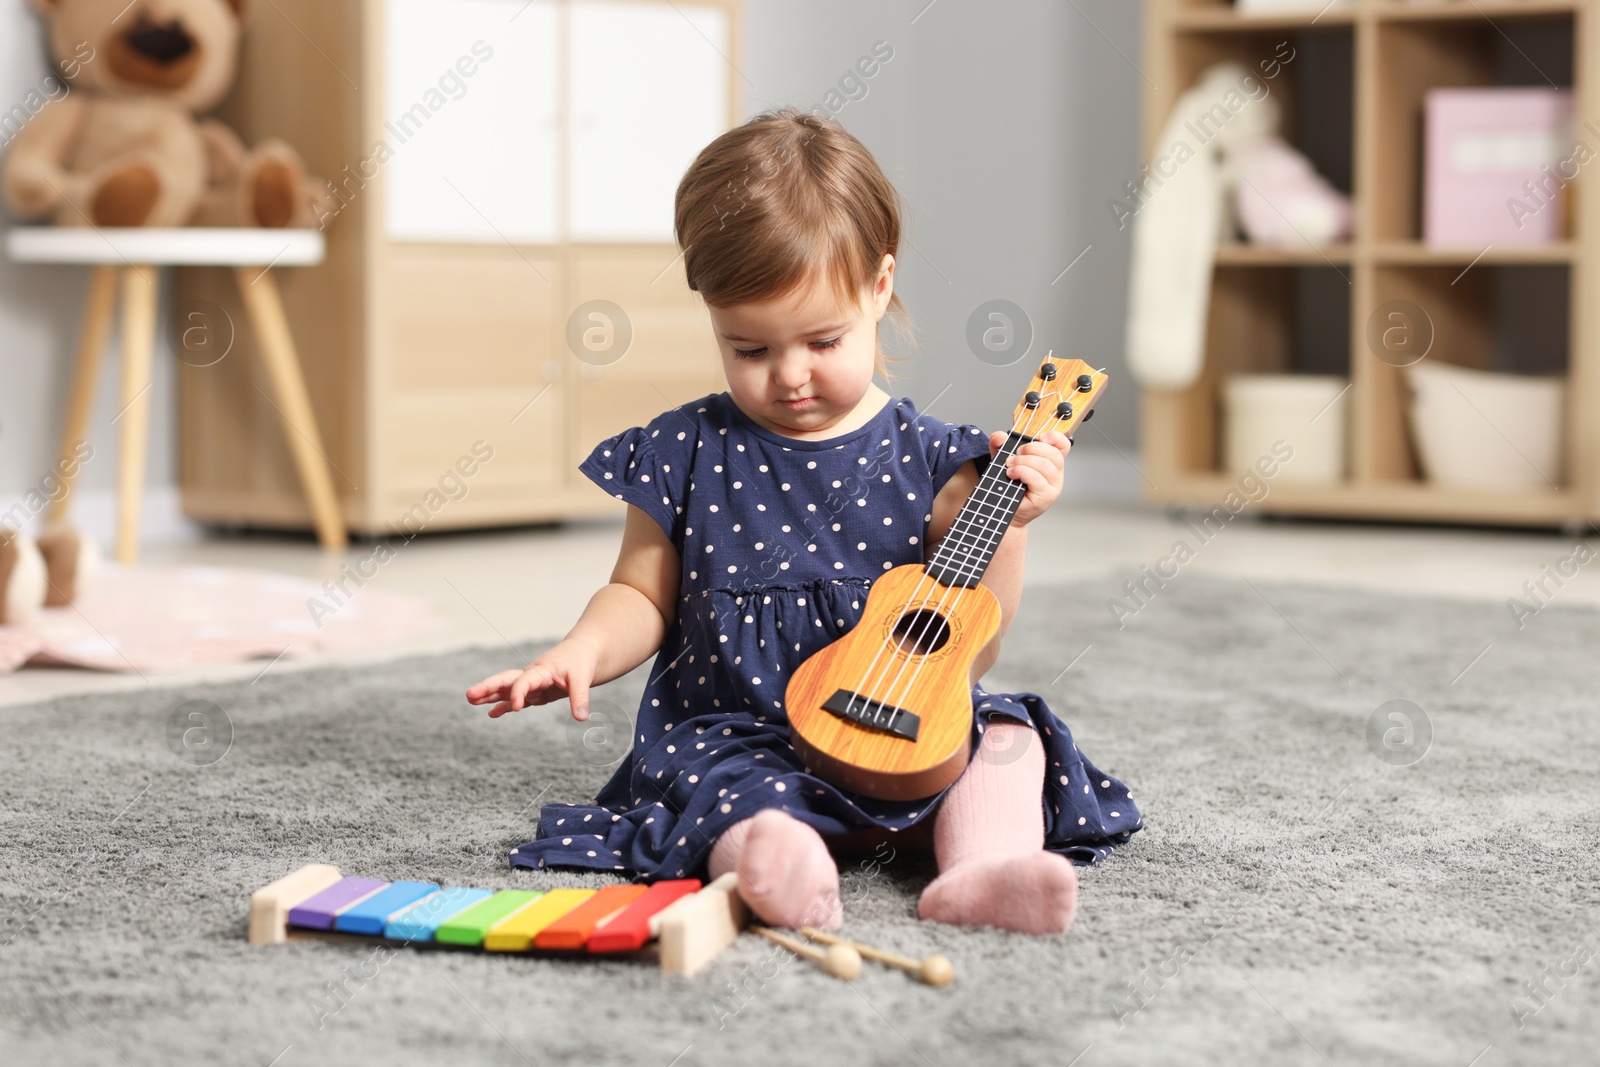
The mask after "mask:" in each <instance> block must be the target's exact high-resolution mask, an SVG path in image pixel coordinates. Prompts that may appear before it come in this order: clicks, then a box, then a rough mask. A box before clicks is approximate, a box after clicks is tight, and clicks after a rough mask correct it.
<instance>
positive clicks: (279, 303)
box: [234, 267, 348, 549]
mask: <svg viewBox="0 0 1600 1067" xmlns="http://www.w3.org/2000/svg"><path fill="white" fill-rule="evenodd" d="M234 277H235V278H236V279H237V280H238V282H239V293H240V295H241V296H243V297H244V303H245V306H246V307H247V308H249V309H250V319H251V321H252V322H253V323H254V324H255V328H256V343H257V344H258V346H259V347H260V349H261V361H262V362H263V363H265V364H266V367H267V378H268V380H269V381H270V382H271V383H272V392H273V395H274V397H275V398H276V400H275V402H276V404H277V405H278V414H279V415H280V416H281V417H282V419H283V422H284V437H285V438H287V440H288V442H289V451H290V453H291V454H292V455H293V456H294V462H295V466H296V467H297V468H298V469H299V471H300V484H301V485H303V486H304V487H305V491H306V496H307V497H309V498H310V500H311V516H312V520H313V521H314V522H315V523H316V526H317V540H319V541H321V542H322V547H323V548H328V549H339V548H344V547H345V545H346V543H347V540H348V539H347V536H346V534H345V527H344V514H343V512H341V511H340V510H339V499H338V497H336V496H335V495H334V492H333V478H332V476H331V475H329V473H328V467H329V466H331V463H330V462H329V460H328V458H327V457H328V454H327V452H325V451H324V450H323V447H322V435H321V434H320V433H318V432H317V419H316V414H315V413H314V412H313V411H312V410H311V397H310V396H309V395H308V394H307V393H306V381H305V378H304V376H302V375H301V373H300V359H299V357H298V356H297V355H296V354H295V350H294V337H293V335H291V334H290V333H289V320H288V319H287V318H285V316H284V314H283V298H282V297H280V296H279V295H278V283H277V281H276V280H275V279H274V278H273V277H272V271H271V270H270V269H267V270H258V269H257V268H255V267H240V268H239V269H238V270H237V271H236V272H235V273H234Z"/></svg>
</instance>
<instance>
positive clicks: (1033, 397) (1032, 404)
mask: <svg viewBox="0 0 1600 1067" xmlns="http://www.w3.org/2000/svg"><path fill="white" fill-rule="evenodd" d="M1022 400H1023V402H1024V403H1025V404H1027V405H1028V408H1029V409H1030V410H1031V409H1033V408H1036V407H1038V406H1039V394H1038V393H1037V392H1035V391H1034V390H1032V389H1029V390H1028V393H1027V395H1026V396H1024V397H1023V398H1022Z"/></svg>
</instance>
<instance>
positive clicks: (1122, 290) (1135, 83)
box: [744, 0, 1143, 480]
mask: <svg viewBox="0 0 1600 1067" xmlns="http://www.w3.org/2000/svg"><path fill="white" fill-rule="evenodd" d="M750 14H751V18H750V34H749V39H748V43H747V52H746V60H747V61H746V63H745V64H744V74H745V75H746V77H747V78H748V82H747V83H746V85H745V91H746V94H747V98H746V102H747V107H746V111H747V113H749V114H755V113H756V112H758V111H760V110H761V109H762V108H764V107H769V106H774V105H778V104H786V103H792V104H796V105H799V106H802V107H822V106H824V104H825V94H826V93H827V92H828V90H829V89H830V88H837V82H838V79H839V78H840V76H841V75H843V74H844V73H845V72H846V71H847V70H849V69H850V68H851V66H852V65H853V64H854V63H855V61H856V60H857V58H859V57H860V56H862V55H865V54H867V53H868V52H869V51H870V50H871V48H872V45H873V43H874V42H875V41H878V40H884V41H888V42H889V43H890V44H891V45H892V46H893V48H894V53H895V54H894V58H893V59H892V60H891V61H890V62H889V63H887V64H886V65H884V66H883V68H882V69H881V70H880V71H879V73H878V74H877V75H876V76H875V77H874V78H872V79H871V80H870V81H868V82H867V83H866V84H867V93H866V96H865V97H864V98H862V99H859V100H853V101H850V102H848V103H847V104H846V105H845V106H844V107H843V108H842V109H840V110H839V111H838V112H837V115H836V117H837V118H838V120H839V121H840V122H841V123H842V124H843V125H844V126H845V127H846V128H847V129H849V130H850V132H852V133H853V134H855V135H856V136H857V137H859V138H860V139H861V140H862V142H863V143H865V144H866V146H867V147H868V148H869V149H870V150H871V151H872V152H873V154H874V155H875V156H876V157H877V159H878V161H879V163H880V164H882V166H883V168H884V170H885V172H886V173H887V174H888V175H889V178H890V180H891V181H893V182H894V183H895V185H896V187H898V188H899V190H900V191H901V193H902V194H903V195H904V197H905V198H906V200H907V202H908V207H909V216H910V217H909V219H908V223H909V225H908V228H907V236H908V241H907V247H904V248H902V249H901V255H900V260H899V266H898V268H897V270H896V276H897V279H898V284H899V291H900V294H901V296H902V298H903V299H905V300H906V301H907V303H908V305H909V307H910V310H911V313H912V316H913V320H914V325H915V328H916V334H917V341H918V343H919V349H918V352H917V355H916V359H915V360H914V361H913V362H912V363H910V364H909V365H908V364H902V365H900V367H899V368H898V373H900V374H902V375H904V377H903V378H902V379H901V380H899V381H898V382H896V383H895V384H896V385H897V386H898V387H899V388H898V390H897V391H898V392H904V393H906V394H907V395H910V396H912V397H913V398H914V399H916V400H917V401H918V403H919V406H924V407H925V406H927V404H928V402H929V401H931V400H933V398H934V397H935V395H937V394H938V393H939V392H940V390H941V389H944V388H945V386H946V385H950V386H951V388H950V389H949V391H948V392H946V393H944V395H943V397H942V398H941V399H940V400H939V401H938V403H937V405H935V406H934V407H933V409H932V410H933V413H934V414H936V415H939V416H941V417H943V418H947V419H951V420H953V421H962V422H968V421H970V422H979V423H982V424H983V425H986V426H994V427H996V428H999V427H1003V426H1006V425H1009V423H1010V413H1011V409H1012V407H1013V406H1014V405H1015V404H1016V402H1017V398H1018V397H1019V395H1020V394H1021V391H1022V386H1023V384H1024V382H1025V380H1026V372H1025V371H1024V369H1023V368H1024V366H1025V363H1031V362H1032V358H1031V357H1033V356H1043V355H1044V353H1045V351H1046V350H1047V349H1054V351H1055V353H1056V355H1057V356H1058V357H1077V358H1080V359H1084V360H1086V361H1088V362H1090V363H1092V364H1094V365H1096V366H1104V367H1107V368H1108V369H1109V371H1110V373H1111V374H1112V384H1111V388H1110V391H1109V392H1108V394H1107V399H1106V400H1105V402H1104V403H1103V404H1102V405H1101V407H1100V408H1099V410H1098V411H1097V413H1096V421H1095V422H1094V423H1093V424H1092V425H1091V426H1090V427H1089V428H1087V429H1086V430H1085V431H1084V433H1083V435H1082V437H1081V438H1080V441H1081V442H1082V443H1083V444H1084V445H1085V446H1090V448H1095V447H1098V448H1103V449H1106V450H1107V451H1109V445H1108V444H1107V441H1106V437H1109V438H1110V439H1111V440H1112V441H1114V442H1115V443H1116V444H1117V445H1119V446H1121V447H1122V448H1123V449H1124V450H1125V451H1126V452H1127V453H1128V454H1129V455H1130V456H1132V455H1133V454H1134V448H1135V442H1136V441H1137V437H1138V431H1137V426H1136V424H1135V412H1136V409H1137V405H1136V403H1135V390H1134V387H1133V383H1132V381H1131V380H1130V379H1129V377H1128V375H1127V373H1126V370H1125V363H1124V361H1123V355H1122V336H1123V316H1124V315H1125V313H1126V305H1127V297H1126V292H1127V276H1128V250H1129V240H1128V233H1126V232H1123V233H1119V232H1118V231H1117V229H1116V226H1115V225H1114V223H1113V222H1112V219H1111V215H1110V212H1109V211H1108V210H1107V209H1106V206H1105V204H1106V200H1107V199H1108V198H1110V197H1111V196H1112V195H1114V194H1115V193H1116V192H1117V191H1118V189H1119V188H1120V186H1121V184H1122V183H1123V182H1125V181H1127V180H1128V179H1129V178H1132V177H1134V176H1135V175H1136V174H1137V171H1138V164H1137V159H1138V153H1139V135H1138V128H1139V101H1140V90H1141V88H1142V87H1143V82H1142V80H1141V76H1140V74H1139V72H1138V71H1137V69H1136V68H1135V67H1134V65H1133V64H1134V63H1137V62H1139V59H1140V57H1139V25H1140V22H1139V5H1138V4H1137V3H1133V2H1131V0H1071V2H1070V3H1064V2H1062V0H1007V2H1005V3H992V2H983V0H935V2H934V3H933V4H932V5H931V6H929V4H928V0H896V2H893V3H887V2H884V3H860V2H852V0H808V2H806V3H805V4H796V3H788V2H783V0H752V3H751V7H750ZM913 19H914V20H915V21H913ZM1096 27H1098V29H1097V28H1096ZM1102 33H1103V34H1104V36H1102ZM1108 38H1109V42H1108ZM1113 43H1114V47H1113ZM1117 49H1120V50H1121V51H1122V52H1123V53H1125V54H1126V56H1127V58H1126V59H1124V58H1123V57H1122V56H1121V55H1119V54H1118V51H1117ZM751 82H753V83H754V85H753V87H752V86H751V84H749V83H751ZM1089 246H1092V247H1091V248H1090V250H1089V252H1088V253H1087V254H1086V255H1084V257H1083V258H1082V259H1081V260H1079V261H1078V263H1077V265H1076V266H1074V267H1073V268H1072V270H1070V271H1069V272H1068V273H1067V274H1066V275H1065V276H1061V272H1062V270H1063V269H1065V268H1066V267H1067V265H1068V264H1069V263H1071V262H1072V261H1073V259H1074V258H1075V257H1076V256H1078V254H1079V253H1080V252H1082V251H1083V250H1084V249H1085V248H1086V247H1089ZM1058 276H1059V280H1057V278H1058ZM993 299H1003V300H1009V301H1011V302H1012V303H1014V304H1017V305H1019V306H1020V307H1021V308H1022V309H1023V310H1024V311H1025V312H1026V313H1027V315H1028V317H1029V318H1030V319H1031V321H1032V323H1033V327H1034V344H1033V349H1032V351H1031V352H1030V358H1029V360H1027V361H1025V362H1018V363H1016V364H1014V365H1012V366H1009V367H995V366H992V365H990V364H988V363H985V362H983V361H980V360H979V359H978V358H977V357H975V356H974V355H973V354H972V352H971V351H970V349H969V347H968V342H967V336H966V335H967V323H968V319H969V317H970V316H971V315H972V313H973V312H974V311H975V310H976V309H977V308H978V306H979V305H980V304H982V303H984V302H986V301H989V300H993ZM889 350H890V351H891V352H892V353H894V354H897V355H903V354H906V353H905V351H904V350H903V349H897V348H896V347H895V346H894V345H893V344H890V345H889ZM1097 430H1100V431H1104V433H1105V435H1106V437H1102V436H1101V435H1100V433H1097V432H1096V431H1097ZM1088 450H1089V449H1088V448H1086V449H1085V456H1084V457H1081V458H1083V459H1085V460H1086V459H1087V458H1088V457H1087V452H1088ZM1075 462H1076V461H1075ZM1118 463H1119V464H1121V461H1120V460H1119V461H1118ZM1121 465H1122V467H1123V468H1124V469H1125V471H1126V474H1127V476H1128V478H1129V479H1130V480H1136V477H1137V476H1136V475H1134V474H1133V472H1132V470H1131V468H1127V467H1126V464H1121ZM1113 469H1114V468H1113Z"/></svg>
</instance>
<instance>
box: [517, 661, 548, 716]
mask: <svg viewBox="0 0 1600 1067" xmlns="http://www.w3.org/2000/svg"><path fill="white" fill-rule="evenodd" d="M554 674H555V672H554V671H552V670H551V669H550V668H548V667H542V666H541V667H529V668H528V669H527V670H525V671H523V672H522V674H521V675H520V676H518V678H517V680H516V681H515V682H512V683H511V710H512V711H521V710H522V709H523V707H524V706H525V705H526V703H527V695H528V690H530V689H532V688H533V687H534V686H535V685H538V686H539V687H541V688H542V687H543V686H545V685H546V684H548V683H549V682H552V681H554V680H555V678H554Z"/></svg>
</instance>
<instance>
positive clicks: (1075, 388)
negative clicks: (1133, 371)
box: [1011, 356, 1109, 439]
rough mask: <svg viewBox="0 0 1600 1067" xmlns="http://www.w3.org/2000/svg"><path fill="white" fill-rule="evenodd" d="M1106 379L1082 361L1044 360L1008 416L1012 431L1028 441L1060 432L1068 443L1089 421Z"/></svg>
mask: <svg viewBox="0 0 1600 1067" xmlns="http://www.w3.org/2000/svg"><path fill="white" fill-rule="evenodd" d="M1108 381H1109V379H1108V378H1107V377H1106V373H1105V371H1098V370H1095V369H1094V368H1093V367H1091V366H1089V364H1087V363H1085V362H1084V361H1083V360H1081V359H1062V360H1052V359H1050V358H1049V357H1048V356H1047V357H1045V360H1044V362H1043V363H1041V364H1040V365H1039V369H1038V370H1037V371H1035V372H1034V375H1033V380H1032V381H1030V382H1029V383H1028V391H1027V392H1026V393H1025V394H1024V395H1023V397H1022V400H1021V401H1019V402H1018V404H1017V406H1016V410H1015V411H1013V412H1012V415H1011V425H1012V427H1013V428H1014V429H1015V430H1017V431H1018V432H1020V433H1025V434H1027V435H1028V436H1029V437H1040V436H1042V435H1044V434H1046V433H1049V432H1050V431H1051V430H1059V431H1060V432H1062V433H1064V434H1066V435H1067V437H1068V438H1069V439H1070V438H1071V437H1072V436H1073V435H1074V434H1076V433H1077V432H1078V427H1079V426H1080V425H1082V424H1083V423H1085V422H1088V421H1089V418H1090V416H1091V415H1093V414H1094V405H1095V403H1096V402H1097V401H1098V400H1099V399H1100V394H1101V393H1103V392H1105V391H1106V383H1107V382H1108Z"/></svg>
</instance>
